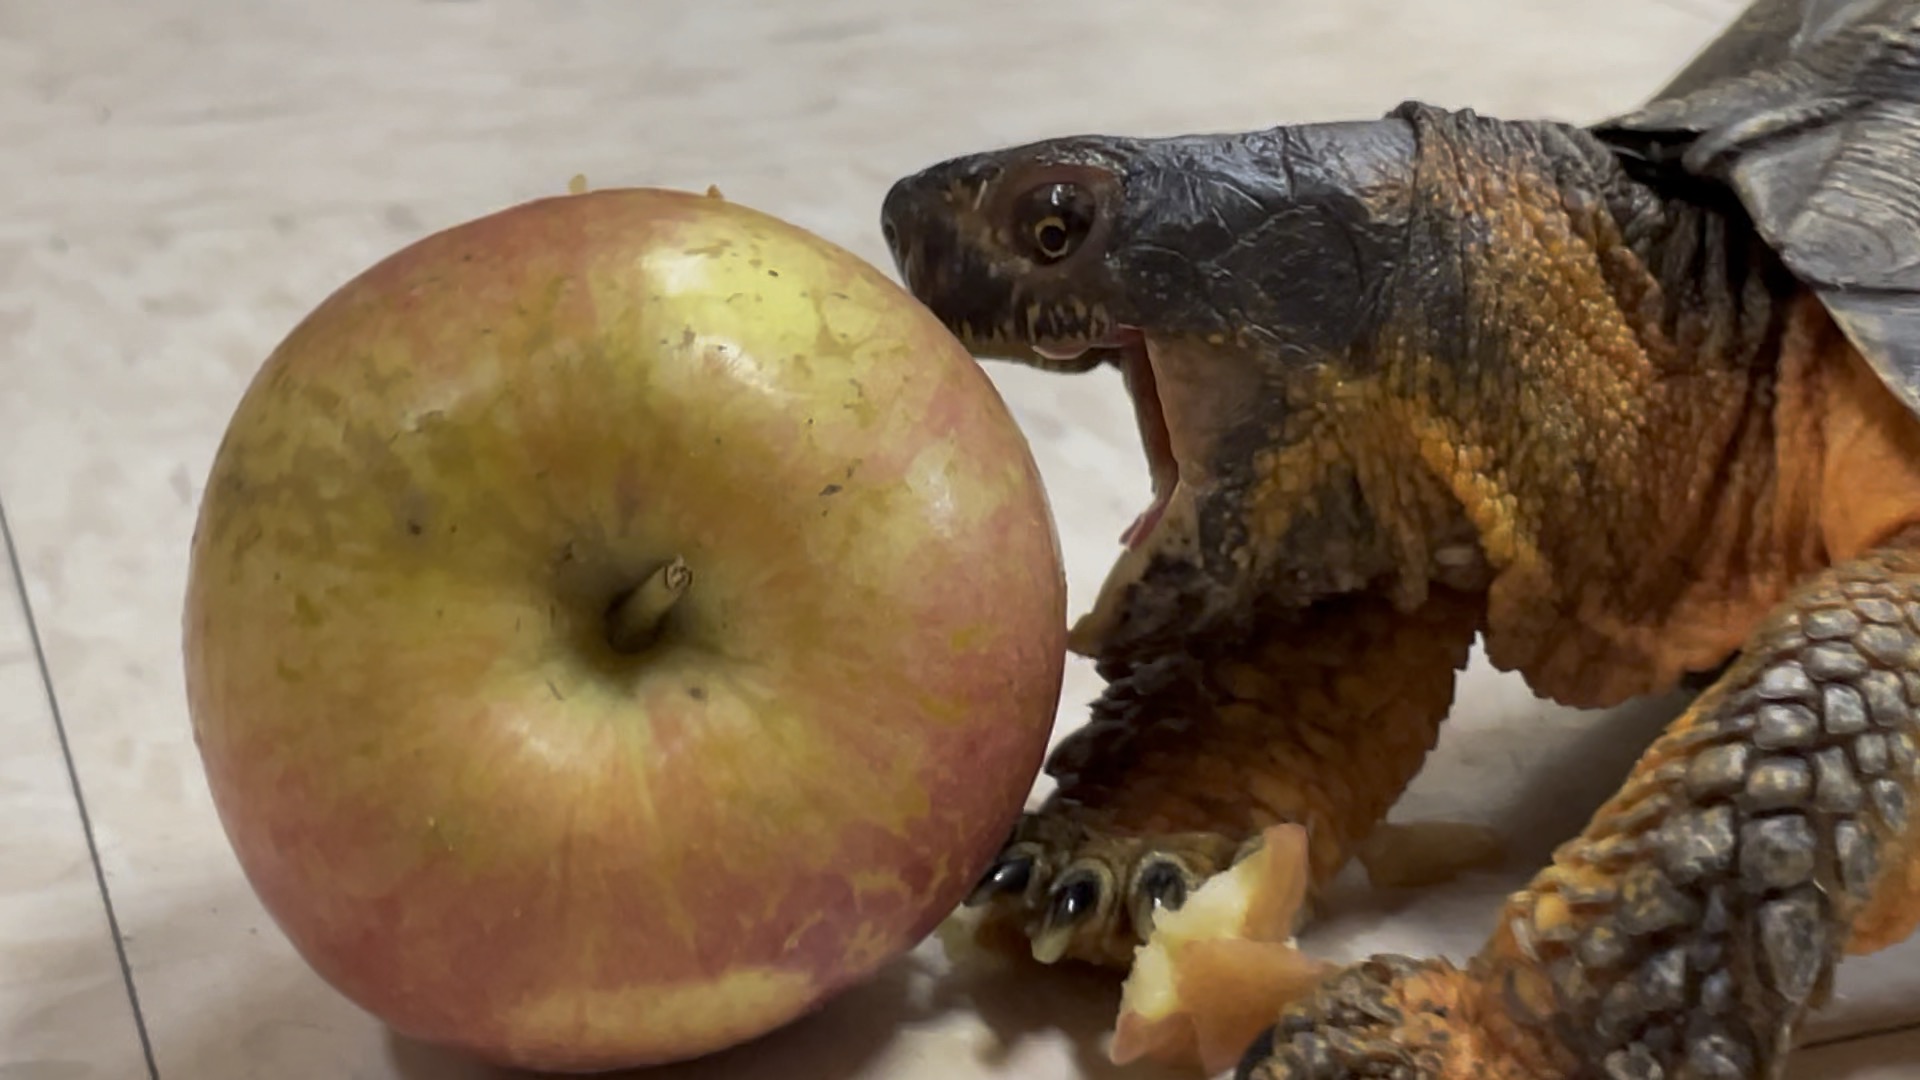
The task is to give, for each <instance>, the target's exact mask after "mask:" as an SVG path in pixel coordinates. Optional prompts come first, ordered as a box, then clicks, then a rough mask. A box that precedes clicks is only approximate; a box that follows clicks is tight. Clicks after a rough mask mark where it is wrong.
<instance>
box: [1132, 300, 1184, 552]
mask: <svg viewBox="0 0 1920 1080" xmlns="http://www.w3.org/2000/svg"><path fill="white" fill-rule="evenodd" d="M1116 347H1117V359H1116V362H1117V363H1118V364H1119V367H1120V374H1121V377H1122V378H1123V379H1125V381H1126V386H1127V396H1128V397H1130V398H1132V399H1133V416H1134V421H1135V422H1136V423H1137V424H1139V426H1140V445H1141V448H1142V449H1143V450H1145V451H1146V455H1147V467H1148V471H1149V474H1150V475H1151V477H1152V482H1153V502H1152V503H1151V504H1149V505H1148V507H1147V508H1146V509H1145V510H1144V511H1142V512H1141V513H1140V516H1139V517H1137V518H1135V519H1134V521H1133V524H1132V525H1130V526H1128V527H1127V531H1126V532H1125V533H1123V534H1122V535H1121V537H1120V543H1121V544H1122V545H1124V546H1125V547H1127V548H1129V549H1131V548H1137V547H1139V546H1140V545H1141V544H1142V543H1144V542H1145V541H1146V539H1147V537H1148V536H1150V535H1152V533H1153V530H1154V528H1155V527H1156V526H1158V525H1159V524H1160V520H1161V518H1162V517H1164V516H1165V514H1166V511H1167V506H1168V505H1169V504H1170V503H1172V501H1173V495H1174V492H1175V491H1177V490H1178V489H1179V486H1180V460H1179V458H1177V457H1175V456H1174V453H1173V433H1172V431H1171V430H1170V429H1169V428H1168V427H1167V412H1166V406H1165V404H1164V402H1163V401H1162V400H1161V397H1160V390H1159V383H1158V380H1157V379H1156V377H1155V372H1154V366H1153V350H1152V348H1151V346H1149V345H1148V343H1147V338H1146V335H1145V334H1143V333H1141V332H1140V331H1138V330H1133V329H1127V330H1123V331H1121V334H1120V340H1119V341H1118V342H1117V343H1116Z"/></svg>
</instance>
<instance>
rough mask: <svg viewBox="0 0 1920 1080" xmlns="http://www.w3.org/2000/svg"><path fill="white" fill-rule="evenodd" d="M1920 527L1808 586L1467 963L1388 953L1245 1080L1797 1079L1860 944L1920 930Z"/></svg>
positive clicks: (1265, 1049)
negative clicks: (1797, 1052) (1917, 822)
mask: <svg viewBox="0 0 1920 1080" xmlns="http://www.w3.org/2000/svg"><path fill="white" fill-rule="evenodd" d="M1916 709H1920V537H1913V536H1910V537H1908V538H1906V541H1905V542H1904V543H1902V544H1899V545H1896V546H1891V547H1888V548H1883V549H1881V550H1880V551H1878V552H1875V553H1873V554H1871V555H1869V556H1867V557H1864V558H1862V559H1859V560H1856V561H1852V562H1849V563H1845V564H1843V565H1841V566H1838V567H1835V568H1833V569H1831V570H1829V571H1827V572H1824V573H1822V574H1820V575H1819V576H1817V577H1815V578H1813V579H1812V580H1809V581H1807V582H1806V583H1804V584H1803V585H1802V586H1801V587H1800V588H1799V589H1798V590H1796V592H1795V593H1794V594H1793V595H1792V596H1791V598H1790V599H1789V600H1788V602H1787V603H1786V604H1784V605H1783V606H1782V607H1781V609H1779V610H1778V611H1776V612H1775V613H1774V614H1773V616H1772V617H1770V618H1769V620H1768V621H1767V622H1766V623H1765V624H1764V625H1763V626H1762V627H1761V628H1760V629H1759V630H1758V631H1757V632H1756V633H1755V635H1754V636H1753V637H1752V639H1751V640H1750V642H1749V644H1748V646H1747V647H1746V649H1745V650H1744V651H1743V653H1742V655H1741V657H1740V659H1739V660H1738V661H1737V662H1736V663H1735V664H1734V665H1733V666H1732V667H1731V668H1730V669H1729V670H1728V671H1727V673H1726V674H1725V675H1724V676H1723V677H1722V678H1721V680H1720V681H1719V682H1718V683H1716V684H1715V685H1714V687H1713V688H1712V689H1710V690H1709V691H1708V692H1707V693H1706V694H1705V695H1703V696H1702V697H1701V698H1700V699H1699V700H1698V701H1697V702H1696V703H1695V704H1694V706H1693V707H1692V709H1690V710H1689V711H1688V713H1687V714H1686V715H1684V716H1683V717H1681V718H1680V719H1679V720H1678V721H1677V722H1676V723H1675V724H1674V726H1673V727H1672V728H1671V730H1669V731H1668V732H1667V733H1666V734H1665V735H1664V736H1663V737H1662V738H1661V739H1659V740H1658V741H1657V742H1656V743H1655V744H1654V745H1653V746H1652V747H1651V748H1650V749H1649V750H1648V752H1647V754H1646V755H1645V757H1644V758H1643V759H1642V761H1641V762H1640V763H1639V765H1638V767H1637V768H1636V769H1635V771H1634V772H1633V774H1632V775H1631V777H1630V778H1629V779H1628V781H1627V782H1626V784H1625V785H1624V786H1623V787H1622V789H1621V790H1620V792H1619V793H1618V794H1617V795H1615V796H1614V797H1613V799H1612V800H1611V801H1609V802H1608V804H1607V805H1606V806H1604V807H1603V808H1602V809H1601V810H1600V811H1599V812H1598V813H1597V814H1596V815H1595V816H1594V818H1593V820H1592V822H1591V823H1590V824H1589V825H1588V827H1587V828H1586V830H1585V832H1584V833H1582V834H1581V835H1580V836H1579V837H1578V838H1577V839H1574V840H1572V841H1570V842H1568V843H1567V844H1565V845H1563V846H1562V848H1561V849H1560V850H1559V851H1558V852H1556V853H1555V856H1554V859H1553V863H1552V865H1551V866H1549V867H1547V868H1546V869H1545V870H1544V871H1542V872H1541V873H1540V874H1539V876H1538V877H1536V878H1535V879H1534V881H1533V882H1532V884H1531V885H1530V886H1529V887H1528V888H1527V889H1525V890H1524V891H1522V892H1520V893H1517V894H1516V895H1515V896H1513V897H1512V898H1511V899H1510V901H1509V902H1508V904H1507V905H1506V908H1505V910H1504V911H1503V912H1502V915H1501V920H1500V924H1499V928H1498V930H1497V931H1496V932H1495V933H1494V934H1493V935H1492V937H1491V939H1490V940H1489V941H1488V943H1487V944H1486V946H1485V948H1484V949H1483V950H1482V951H1481V952H1480V954H1479V955H1477V956H1476V957H1474V958H1473V959H1472V961H1471V962H1470V963H1469V964H1468V965H1467V967H1466V968H1465V969H1464V970H1462V969H1458V968H1454V967H1452V966H1450V965H1448V964H1446V963H1444V962H1441V961H1413V960H1408V959H1404V958H1396V957H1380V958H1375V959H1373V960H1371V961H1367V962H1364V963H1361V964H1357V965H1354V966H1352V967H1349V968H1347V969H1345V970H1344V971H1342V972H1339V973H1337V974H1336V975H1334V976H1333V977H1331V978H1330V979H1329V980H1328V981H1327V982H1326V983H1325V984H1323V986H1322V988H1321V990H1320V991H1319V992H1318V994H1317V996H1315V997H1314V998H1313V999H1312V1000H1309V1001H1307V1002H1303V1003H1301V1004H1299V1005H1298V1006H1296V1007H1294V1008H1292V1009H1290V1010H1288V1011H1287V1012H1286V1013H1285V1014H1283V1016H1282V1018H1281V1020H1280V1022H1279V1024H1278V1025H1277V1026H1276V1027H1275V1028H1274V1029H1273V1030H1271V1031H1270V1032H1269V1033H1268V1035H1266V1036H1264V1037H1263V1038H1262V1039H1260V1040H1258V1041H1256V1043H1255V1045H1254V1046H1253V1047H1252V1048H1251V1049H1250V1050H1249V1052H1248V1054H1247V1056H1246V1058H1245V1060H1244V1062H1243V1064H1242V1065H1241V1068H1240V1071H1239V1073H1238V1075H1239V1077H1241V1078H1242V1080H1281V1078H1290V1080H1305V1078H1309V1077H1311V1078H1314V1080H1338V1078H1347V1077H1389V1076H1390V1077H1396V1078H1407V1080H1412V1078H1415V1077H1430V1078H1446V1080H1465V1078H1467V1077H1473V1078H1474V1080H1519V1078H1521V1077H1526V1078H1529V1080H1540V1078H1563V1077H1607V1078H1613V1080H1676V1078H1681V1077H1687V1078H1702V1080H1705V1078H1713V1080H1753V1078H1772V1077H1777V1076H1779V1075H1781V1073H1782V1071H1783V1068H1784V1062H1785V1059H1786V1057H1787V1054H1788V1051H1789V1049H1790V1047H1791V1044H1792V1042H1793V1039H1794V1035H1795V1032H1796V1030H1797V1029H1798V1027H1799V1025H1800V1023H1801V1021H1802V1020H1803V1019H1804V1017H1805V1016H1806V1014H1807V1013H1808V1011H1809V1010H1810V1009H1813V1008H1817V1007H1819V1005H1821V1004H1822V1003H1823V1002H1824V1001H1825V999H1826V995H1827V993H1828V990H1829V986H1830V982H1831V979H1832V974H1833V970H1834V967H1835V965H1836V964H1837V963H1838V962H1839V961H1840V958H1841V957H1842V955H1843V954H1847V953H1853V954H1859V953H1865V952H1870V951H1873V950H1875V949H1879V948H1882V947H1884V946H1887V945H1890V944H1894V943H1896V942H1898V941H1900V940H1902V939H1904V938H1906V937H1907V936H1908V935H1909V934H1910V933H1911V932H1912V931H1913V929H1914V926H1915V923H1916V921H1920V856H1916V851H1915V847H1914V845H1913V844H1912V843H1911V842H1910V837H1911V835H1912V828H1913V825H1914V811H1913V806H1914V798H1913V797H1914V796H1915V795H1916V794H1917V792H1916V777H1917V776H1920V772H1917V771H1916V769H1917V766H1916V761H1917V760H1920V757H1917V756H1916V736H1917V735H1920V731H1917V730H1916V723H1915V710H1916Z"/></svg>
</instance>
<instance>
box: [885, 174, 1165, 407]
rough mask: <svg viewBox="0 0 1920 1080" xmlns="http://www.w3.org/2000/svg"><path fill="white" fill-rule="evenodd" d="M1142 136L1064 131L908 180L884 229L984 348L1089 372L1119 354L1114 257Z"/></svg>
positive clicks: (912, 279) (959, 332) (944, 316)
mask: <svg viewBox="0 0 1920 1080" xmlns="http://www.w3.org/2000/svg"><path fill="white" fill-rule="evenodd" d="M1141 149H1142V145H1141V144H1140V143H1139V142H1137V141H1133V140H1123V139H1107V138H1075V139H1057V140H1052V141H1048V142H1043V143H1036V144H1033V145H1030V146H1025V147H1017V148H1014V149H1010V150H1005V151H997V152H990V153H983V154H973V155H969V156H966V157H961V158H955V159H953V160H950V161H945V162H942V163H940V164H938V165H935V166H932V167H931V168H928V169H925V170H923V171H921V172H919V173H917V174H915V175H913V176H909V177H907V178H905V179H903V180H901V181H899V182H898V183H896V184H895V185H894V186H893V188H892V190H891V191H889V192H888V194H887V197H886V200H885V202H884V203H883V204H882V206H881V212H880V227H881V232H882V235H883V236H884V237H885V239H886V242H887V246H888V247H889V248H890V249H891V251H892V254H893V258H894V262H895V264H896V265H897V266H898V268H899V270H900V275H901V277H902V279H903V280H904V281H905V282H906V284H907V287H908V288H909V289H911V290H912V291H913V293H914V294H915V295H916V296H918V297H919V298H920V299H921V301H922V302H924V303H926V304H927V306H928V307H930V308H931V309H932V310H933V312H934V313H935V314H936V315H938V316H939V317H940V319H941V321H942V322H944V323H945V324H946V325H947V327H948V329H950V330H951V331H953V333H954V334H955V335H956V336H958V337H959V338H960V340H961V341H962V342H963V343H965V344H966V346H967V348H968V349H970V350H971V351H972V352H973V353H974V354H975V355H976V356H982V357H992V358H996V359H1007V360H1017V361H1021V362H1024V363H1028V364H1032V365H1035V366H1039V367H1045V368H1049V369H1053V370H1061V371H1085V370H1088V369H1090V368H1093V367H1096V366H1098V365H1099V364H1100V363H1101V362H1102V361H1104V360H1108V359H1112V358H1114V357H1115V356H1116V353H1117V349H1118V347H1119V346H1120V344H1121V340H1120V339H1121V336H1122V335H1123V334H1124V333H1125V328H1124V327H1123V326H1122V325H1121V323H1120V322H1119V320H1118V318H1117V315H1118V314H1119V311H1120V309H1121V301H1122V300H1123V298H1124V296H1123V292H1122V288H1121V282H1120V280H1119V278H1118V276H1117V274H1116V270H1117V269H1118V267H1117V266H1116V265H1115V264H1114V263H1113V262H1112V260H1111V258H1110V256H1112V255H1114V254H1116V253H1117V252H1116V248H1115V245H1114V240H1115V226H1116V225H1117V224H1118V221H1117V218H1118V216H1119V214H1120V213H1121V212H1122V211H1124V210H1125V208H1126V198H1127V192H1128V178H1129V174H1130V172H1131V171H1132V166H1133V165H1134V164H1135V163H1136V162H1137V161H1138V159H1139V157H1140V152H1141Z"/></svg>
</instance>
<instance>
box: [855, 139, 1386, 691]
mask: <svg viewBox="0 0 1920 1080" xmlns="http://www.w3.org/2000/svg"><path fill="white" fill-rule="evenodd" d="M1415 154H1416V150H1415V141H1414V137H1413V130H1412V127H1411V125H1410V124H1409V123H1407V122H1406V121H1405V120H1404V119H1400V118H1397V117H1389V118H1385V119H1381V120H1375V121H1360V122H1340V123H1322V124H1309V125H1302V126H1297V127H1282V128H1274V129H1269V130H1265V131H1258V132H1249V133H1240V134H1223V135H1193V136H1181V137H1174V138H1156V139H1123V138H1106V137H1099V136H1076V137H1070V138H1060V139H1052V140H1045V141H1041V142H1035V143H1030V144H1026V145H1022V146H1016V147H1012V148H1009V149H1005V150H999V151H992V152H987V153H977V154H972V155H968V156H965V157H958V158H954V159H951V160H948V161H945V162H941V163H939V164H936V165H933V166H931V167H929V168H927V169H924V170H922V171H921V172H918V173H916V174H914V175H912V176H908V177H906V178H904V179H902V180H900V181H898V182H897V183H896V184H895V185H894V186H893V188H892V189H891V190H890V191H889V192H888V194H887V196H886V199H885V202H884V204H883V207H882V212H881V227H882V232H883V234H884V236H885V239H886V242H887V244H888V246H889V248H890V249H891V251H892V254H893V258H894V260H895V262H896V264H897V266H898V268H899V271H900V275H901V277H902V279H903V280H904V281H905V283H906V285H907V287H908V288H909V289H910V290H911V291H912V292H913V294H914V295H915V296H917V297H918V298H919V299H920V300H921V301H922V302H923V303H924V304H926V305H927V306H928V308H930V309H931V310H932V311H933V312H934V313H935V315H937V316H938V317H939V318H940V319H941V320H942V321H943V322H944V323H945V324H946V325H947V326H948V327H949V329H951V330H952V331H953V332H954V333H955V335H956V336H958V337H959V338H960V339H961V340H962V342H963V343H964V344H965V345H966V346H967V347H968V348H969V349H970V350H971V351H972V352H973V353H974V354H975V355H976V356H980V357H983V358H998V359H1008V360H1014V361H1019V362H1023V363H1028V364H1033V365H1037V366H1040V367H1044V368H1047V369H1050V370H1056V371H1088V370H1092V369H1095V368H1099V367H1101V366H1103V365H1105V364H1112V365H1114V366H1116V367H1118V368H1120V370H1121V372H1122V373H1123V375H1124V376H1125V378H1126V381H1127V384H1128V389H1129V391H1130V392H1131V395H1132V397H1133V401H1134V405H1135V412H1136V416H1137V418H1138V420H1139V423H1140V434H1141V439H1142V442H1143V444H1144V446H1145V449H1146V452H1147V456H1148V459H1149V463H1150V466H1151V473H1152V479H1153V488H1154V501H1153V503H1152V505H1151V506H1150V507H1149V508H1148V510H1147V511H1146V512H1145V513H1143V514H1142V515H1141V516H1140V519H1139V520H1138V521H1136V523H1135V524H1134V526H1133V528H1132V529H1130V530H1129V531H1128V533H1127V534H1126V536H1125V537H1123V543H1124V545H1125V551H1124V553H1123V554H1122V556H1121V558H1120V560H1119V562H1118V563H1117V564H1116V566H1115V568H1114V570H1113V572H1112V573H1111V574H1110V576H1109V578H1108V583H1107V587H1106V589H1104V590H1103V592H1102V595H1101V599H1100V601H1099V602H1098V603H1097V604H1096V607H1095V611H1094V613H1093V614H1092V615H1090V616H1089V617H1088V618H1087V619H1086V620H1084V621H1083V623H1082V627H1081V630H1080V632H1079V634H1078V638H1077V641H1076V644H1075V648H1076V649H1078V650H1080V651H1082V652H1094V653H1097V654H1102V655H1114V654H1115V653H1116V652H1118V653H1146V652H1151V651H1154V650H1157V649H1160V648H1165V647H1168V646H1170V645H1172V644H1173V643H1174V642H1175V641H1176V640H1189V641H1190V640H1191V639H1192V636H1193V635H1194V634H1196V633H1199V632H1202V631H1203V630H1204V628H1205V627H1206V626H1207V625H1209V624H1232V623H1237V622H1238V621H1239V620H1240V619H1243V618H1245V617H1248V616H1249V615H1251V614H1252V613H1253V605H1254V603H1255V602H1256V601H1257V600H1265V599H1271V598H1272V597H1274V596H1275V595H1276V594H1285V596H1286V598H1287V599H1288V600H1289V601H1290V602H1296V603H1297V602H1307V601H1310V600H1311V599H1314V598H1316V597H1318V596H1323V595H1327V594H1330V593H1332V592H1336V591H1340V590H1342V589H1345V588H1349V587H1351V584H1352V582H1354V581H1356V580H1359V579H1361V578H1364V577H1366V576H1367V575H1368V574H1369V573H1372V572H1373V568H1372V567H1371V566H1370V565H1368V561H1369V559H1370V557H1371V548H1370V547H1369V545H1373V546H1378V545H1377V544H1375V543H1374V541H1375V537H1373V536H1372V535H1371V534H1370V533H1369V529H1370V523H1369V522H1367V521H1366V520H1364V514H1361V513H1359V511H1357V510H1355V509H1354V508H1352V507H1348V506H1345V505H1344V504H1342V503H1341V501H1340V500H1341V499H1342V498H1344V495H1342V494H1340V493H1339V492H1335V493H1334V494H1333V496H1332V497H1331V498H1329V497H1327V496H1328V492H1327V491H1326V490H1323V489H1324V488H1325V487H1326V486H1327V485H1328V484H1336V486H1337V482H1335V481H1331V480H1328V479H1327V478H1326V475H1324V473H1325V467H1326V462H1324V461H1321V460H1319V458H1321V457H1324V456H1325V455H1323V454H1319V451H1318V450H1317V449H1316V448H1315V447H1313V446H1309V445H1307V444H1308V443H1310V442H1311V441H1312V440H1313V439H1314V438H1316V437H1318V436H1316V434H1315V432H1316V428H1315V423H1314V422H1315V420H1316V419H1317V418H1321V417H1324V415H1325V413H1326V411H1327V406H1328V404H1329V402H1328V396H1329V395H1337V394H1340V393H1341V392H1342V387H1351V386H1355V385H1357V384H1358V383H1359V382H1362V381H1364V379H1365V378H1366V376H1367V374H1368V372H1369V371H1370V370H1371V367H1372V366H1373V365H1374V363H1375V361H1374V360H1373V355H1374V351H1375V350H1374V348H1373V346H1374V343H1375V342H1376V341H1377V340H1378V338H1379V337H1380V333H1381V328H1382V326H1383V319H1384V318H1385V315H1384V313H1383V310H1382V308H1383V305H1384V303H1385V301H1386V300H1387V299H1388V296H1387V294H1388V291H1389V289H1390V286H1391V283H1392V282H1393V281H1394V279H1395V275H1396V272H1397V270H1398V268H1399V265H1400V263H1401V261H1402V258H1403V253H1404V252H1405V251H1406V249H1407V246H1408V245H1407V239H1408V233H1409V230H1410V229H1411V228H1412V225H1411V220H1412V210H1411V207H1412V204H1413V201H1414V197H1413V190H1414V184H1413V178H1414V171H1415V170H1414V166H1415ZM1320 434H1321V435H1324V430H1323V429H1320ZM1276 470H1279V471H1284V470H1294V471H1295V472H1296V473H1297V475H1292V476H1288V475H1280V474H1279V473H1278V472H1276ZM1312 470H1320V472H1316V473H1314V475H1312V476H1309V475H1306V472H1307V471H1312ZM1276 500H1278V502H1276ZM1282 503H1284V504H1286V505H1281V504H1282ZM1309 504H1311V505H1313V506H1315V507H1318V508H1319V509H1316V510H1313V511H1311V512H1309V511H1308V510H1306V509H1305V507H1307V506H1308V505H1309ZM1329 515H1331V516H1329ZM1275 530H1278V531H1279V532H1281V533H1283V534H1285V535H1274V532H1275ZM1223 628H1228V627H1227V626H1225V625H1223Z"/></svg>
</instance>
